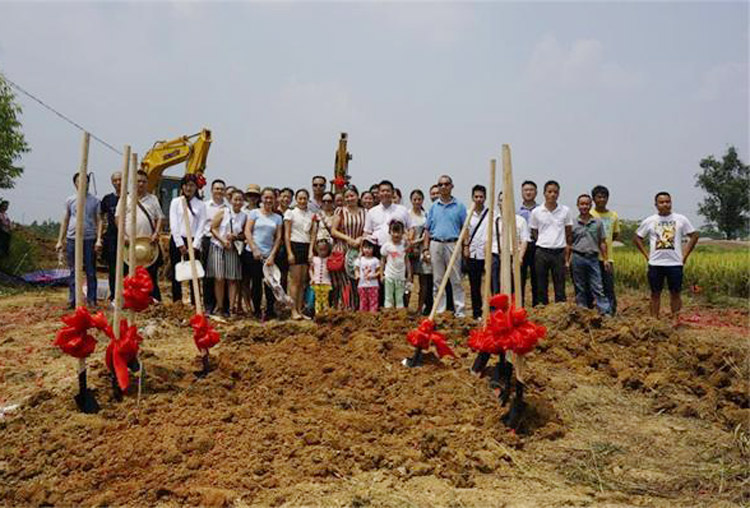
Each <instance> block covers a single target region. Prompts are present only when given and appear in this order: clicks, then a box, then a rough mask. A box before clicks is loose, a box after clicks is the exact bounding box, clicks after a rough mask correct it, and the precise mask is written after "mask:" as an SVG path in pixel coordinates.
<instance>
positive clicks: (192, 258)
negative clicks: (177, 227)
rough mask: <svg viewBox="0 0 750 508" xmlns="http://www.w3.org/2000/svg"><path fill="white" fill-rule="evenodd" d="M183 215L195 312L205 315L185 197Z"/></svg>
mask: <svg viewBox="0 0 750 508" xmlns="http://www.w3.org/2000/svg"><path fill="white" fill-rule="evenodd" d="M182 213H183V214H184V216H183V218H184V221H185V237H186V238H187V251H188V258H189V259H190V273H191V274H192V279H193V280H192V282H193V293H194V294H195V312H196V314H203V302H202V301H201V292H200V283H199V282H198V269H197V268H196V267H195V251H194V250H193V232H192V231H191V230H190V214H189V212H188V204H187V199H185V196H182Z"/></svg>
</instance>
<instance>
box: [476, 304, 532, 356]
mask: <svg viewBox="0 0 750 508" xmlns="http://www.w3.org/2000/svg"><path fill="white" fill-rule="evenodd" d="M490 306H492V307H494V308H495V309H498V310H495V311H494V312H492V313H491V314H490V317H489V319H488V321H487V325H486V326H484V327H481V328H476V329H474V330H472V331H471V332H470V333H469V342H468V345H469V347H470V348H472V349H473V350H475V351H480V352H482V353H489V354H500V353H502V352H504V351H513V352H514V353H516V354H518V355H525V354H527V353H529V352H531V351H533V350H534V348H535V347H536V345H537V343H538V342H539V340H540V339H542V338H543V337H544V336H545V335H546V334H547V329H546V328H545V327H544V326H541V325H537V324H535V323H532V322H531V321H529V320H528V313H527V312H526V309H524V308H518V309H517V308H516V307H515V305H510V297H509V296H508V295H502V294H498V295H494V296H493V297H492V298H491V299H490Z"/></svg>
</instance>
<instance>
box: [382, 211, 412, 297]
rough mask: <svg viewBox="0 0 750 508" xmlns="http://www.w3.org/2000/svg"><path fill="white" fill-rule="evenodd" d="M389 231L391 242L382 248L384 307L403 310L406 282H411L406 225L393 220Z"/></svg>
mask: <svg viewBox="0 0 750 508" xmlns="http://www.w3.org/2000/svg"><path fill="white" fill-rule="evenodd" d="M388 231H389V233H390V234H391V240H390V241H389V242H386V243H385V245H383V246H382V247H381V248H380V263H381V272H382V273H383V274H385V284H384V286H385V303H384V307H385V308H386V309H392V308H394V307H395V308H397V309H403V308H404V291H405V289H406V281H407V280H411V264H410V263H407V262H406V242H405V241H404V224H403V223H402V222H401V221H398V220H393V221H391V223H390V225H389V226H388Z"/></svg>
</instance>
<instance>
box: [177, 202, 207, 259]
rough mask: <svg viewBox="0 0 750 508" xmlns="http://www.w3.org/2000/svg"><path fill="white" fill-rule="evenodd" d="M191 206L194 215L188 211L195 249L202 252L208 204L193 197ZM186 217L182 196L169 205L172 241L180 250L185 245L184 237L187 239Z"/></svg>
mask: <svg viewBox="0 0 750 508" xmlns="http://www.w3.org/2000/svg"><path fill="white" fill-rule="evenodd" d="M190 206H191V207H192V208H193V213H190V209H188V218H189V220H190V232H191V233H192V234H193V249H198V250H200V248H201V239H202V238H203V230H204V228H205V227H206V204H205V203H204V202H203V201H201V200H200V199H198V198H197V197H196V196H193V199H191V200H190ZM184 216H185V212H184V211H183V205H182V196H177V197H176V198H174V199H173V200H172V202H171V203H170V204H169V228H170V229H171V230H172V240H173V241H174V244H175V246H177V247H178V248H179V247H182V246H183V245H185V242H183V241H182V237H183V236H184V237H185V238H187V230H186V229H185V222H184V221H183V217H184Z"/></svg>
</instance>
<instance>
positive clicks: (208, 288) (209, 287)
mask: <svg viewBox="0 0 750 508" xmlns="http://www.w3.org/2000/svg"><path fill="white" fill-rule="evenodd" d="M225 187H226V183H225V182H224V180H222V179H220V178H217V179H216V180H214V181H213V182H211V199H209V200H207V201H206V225H205V227H204V228H203V240H202V248H201V254H202V258H203V259H201V262H202V263H203V266H204V267H208V266H209V263H210V261H211V260H210V259H209V257H210V256H211V254H210V252H211V223H213V220H214V217H216V214H217V213H219V211H220V210H223V209H225V208H227V203H226V201H225V199H224V188H225ZM206 275H208V274H206ZM203 301H204V303H205V304H206V312H207V313H208V314H212V313H213V312H214V310H215V309H214V307H215V306H216V295H215V294H214V279H213V277H210V278H209V277H208V276H206V277H203Z"/></svg>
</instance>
